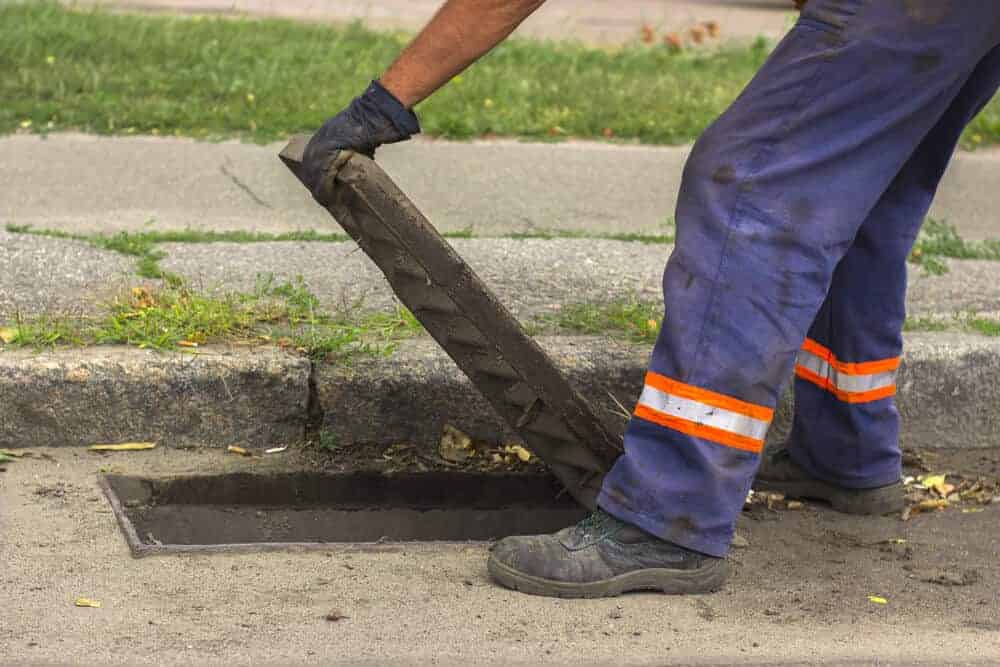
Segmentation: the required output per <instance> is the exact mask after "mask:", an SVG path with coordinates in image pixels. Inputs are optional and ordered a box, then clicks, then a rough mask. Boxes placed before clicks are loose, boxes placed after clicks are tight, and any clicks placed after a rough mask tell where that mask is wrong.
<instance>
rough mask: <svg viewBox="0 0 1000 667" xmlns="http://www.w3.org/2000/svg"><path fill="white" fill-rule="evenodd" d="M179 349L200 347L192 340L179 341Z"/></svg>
mask: <svg viewBox="0 0 1000 667" xmlns="http://www.w3.org/2000/svg"><path fill="white" fill-rule="evenodd" d="M177 345H178V346H179V347H198V343H195V342H194V341H190V340H179V341H177Z"/></svg>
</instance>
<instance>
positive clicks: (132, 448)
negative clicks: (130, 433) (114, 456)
mask: <svg viewBox="0 0 1000 667" xmlns="http://www.w3.org/2000/svg"><path fill="white" fill-rule="evenodd" d="M155 447H156V443H155V442H122V443H119V444H117V445H91V446H90V447H88V448H87V449H89V450H90V451H92V452H138V451H142V450H144V449H154V448H155Z"/></svg>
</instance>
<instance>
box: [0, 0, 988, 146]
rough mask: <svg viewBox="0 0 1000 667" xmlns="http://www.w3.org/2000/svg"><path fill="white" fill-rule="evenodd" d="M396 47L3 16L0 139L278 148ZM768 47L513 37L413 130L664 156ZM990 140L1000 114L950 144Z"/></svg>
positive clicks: (23, 6) (337, 35)
mask: <svg viewBox="0 0 1000 667" xmlns="http://www.w3.org/2000/svg"><path fill="white" fill-rule="evenodd" d="M408 40H409V36H408V35H406V34H403V33H387V32H375V31H371V30H367V29H365V28H363V27H361V26H360V25H352V26H347V27H331V26H323V25H317V24H301V23H294V22H291V21H281V20H270V19H268V20H232V19H220V18H204V17H189V18H184V17H167V16H148V15H119V14H109V13H102V12H99V11H92V10H68V9H65V8H62V7H60V6H59V5H57V4H54V3H49V2H24V3H22V2H6V3H2V4H0V100H3V104H0V132H12V131H15V130H18V129H22V130H30V131H35V132H48V131H54V130H65V129H80V130H85V131H88V132H96V133H102V134H132V133H152V134H177V135H185V136H192V137H198V138H220V137H241V138H244V139H247V140H252V141H259V142H263V141H271V140H277V139H283V138H285V137H287V136H288V135H289V134H292V133H295V132H306V131H311V130H314V129H315V128H316V127H318V126H319V125H320V124H321V123H322V122H323V120H325V119H326V118H327V117H328V116H330V115H332V114H334V113H335V112H337V111H339V110H340V109H341V108H343V107H344V106H345V105H346V104H347V102H349V101H350V99H351V98H352V97H354V96H355V95H356V94H358V93H359V92H360V91H361V90H363V89H364V87H365V85H367V83H368V81H369V80H370V79H371V78H372V77H375V76H378V75H379V74H380V73H381V72H382V71H383V70H384V68H385V67H386V66H387V65H388V64H389V63H390V62H391V61H392V60H393V59H394V58H395V56H396V55H397V54H398V53H399V52H400V50H401V49H402V47H403V46H404V45H405V44H406V43H407V41H408ZM769 50H770V45H769V44H767V43H766V42H765V41H763V40H758V41H757V42H756V43H754V44H752V45H732V46H725V47H722V48H715V49H696V50H681V51H677V50H673V49H671V48H669V47H667V46H665V45H663V44H656V45H643V44H640V43H639V42H638V41H637V42H636V43H634V44H631V45H628V46H625V47H623V48H619V49H614V50H611V49H600V48H593V47H586V46H584V45H581V44H576V43H553V42H537V41H531V40H520V39H513V40H509V41H508V42H506V43H505V44H502V45H501V46H500V47H498V48H497V49H496V50H495V51H494V52H493V53H491V54H489V55H488V56H486V57H485V58H483V59H482V60H481V61H480V62H479V63H477V64H476V65H474V66H473V67H472V68H471V69H470V70H469V71H468V72H466V73H465V74H463V75H462V76H460V77H457V78H456V79H455V80H454V81H452V82H451V83H450V84H449V85H447V86H446V87H445V88H444V89H442V90H441V91H440V92H439V93H438V94H436V95H435V96H433V97H432V98H431V99H429V100H428V101H426V102H425V103H423V104H421V105H420V108H419V113H420V116H421V119H422V124H423V128H424V131H425V132H426V133H427V134H430V135H436V136H442V137H449V138H456V139H463V138H470V137H479V136H483V135H490V136H491V135H500V136H516V137H531V138H536V139H546V140H547V139H553V138H562V137H584V138H592V139H605V138H606V137H607V136H608V134H611V135H612V136H613V137H615V138H616V139H625V140H638V141H641V142H645V143H662V144H677V143H686V142H690V141H692V140H693V139H695V138H696V137H697V136H698V135H699V134H700V133H701V131H702V130H703V129H704V128H705V127H706V126H707V125H708V123H709V122H711V120H712V119H714V118H715V117H716V116H717V115H718V114H719V113H720V112H722V111H723V110H724V109H725V108H726V107H727V106H728V105H729V103H730V102H732V100H733V99H734V98H735V97H736V95H737V94H738V93H739V91H740V90H741V89H742V88H743V86H744V85H745V84H746V83H747V82H748V81H749V80H750V78H751V77H752V76H753V74H754V73H755V72H756V71H757V69H758V68H759V67H760V65H761V64H762V63H763V62H764V60H765V58H766V57H767V55H768V53H769ZM998 140H1000V102H997V101H994V102H992V103H991V104H989V105H988V106H987V107H986V109H985V111H984V112H983V113H982V114H981V115H980V116H979V118H977V119H976V120H975V121H974V122H973V123H972V125H971V126H970V128H969V129H968V131H967V132H966V135H965V137H964V139H963V144H964V145H965V146H966V147H970V148H971V147H975V146H980V145H986V144H993V143H996V142H997V141H998Z"/></svg>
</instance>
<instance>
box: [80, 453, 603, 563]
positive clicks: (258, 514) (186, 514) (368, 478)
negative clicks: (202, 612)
mask: <svg viewBox="0 0 1000 667" xmlns="http://www.w3.org/2000/svg"><path fill="white" fill-rule="evenodd" d="M100 481H101V486H102V487H103V488H104V491H105V493H106V494H107V496H108V499H109V500H110V501H111V505H112V508H113V509H114V512H115V515H116V516H117V518H118V523H119V525H120V526H121V528H122V531H123V532H124V534H125V538H126V540H127V541H128V543H129V547H130V548H131V549H132V554H133V555H134V556H146V555H150V554H155V553H172V552H187V551H248V550H250V551H252V550H268V549H272V550H273V549H287V548H300V549H303V548H304V549H309V548H314V549H329V548H331V545H335V544H337V543H341V544H343V543H354V544H357V543H362V544H369V545H371V544H373V543H386V542H390V543H391V542H414V541H418V542H460V541H481V540H489V539H493V538H500V537H505V536H507V535H520V534H534V533H548V532H552V531H555V530H559V529H560V528H564V527H566V526H568V525H571V524H573V523H575V522H576V521H578V520H579V519H581V518H582V517H583V515H584V514H585V510H584V509H582V508H581V507H580V506H579V505H578V504H576V503H575V502H573V500H572V499H571V498H569V497H567V496H560V495H559V488H558V484H557V482H556V481H555V480H554V479H553V478H551V477H548V476H540V475H515V474H482V473H459V472H433V473H411V474H400V475H382V474H379V473H369V472H363V473H362V472H358V473H338V474H328V473H319V472H297V473H280V474H254V473H234V474H225V475H198V476H191V477H165V478H147V477H133V476H127V475H105V476H103V477H102V478H101V480H100Z"/></svg>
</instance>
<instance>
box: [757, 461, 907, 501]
mask: <svg viewBox="0 0 1000 667" xmlns="http://www.w3.org/2000/svg"><path fill="white" fill-rule="evenodd" d="M753 488H754V490H756V491H772V492H776V493H783V494H785V497H787V498H804V499H808V500H823V501H826V502H828V503H830V506H831V507H833V509H835V510H837V511H838V512H844V513H845V514H869V515H877V514H891V513H893V512H901V511H902V510H903V505H904V504H905V503H904V499H903V483H902V481H896V482H893V483H892V484H889V485H887V486H879V487H875V488H874V489H849V488H846V487H842V486H837V485H835V484H831V483H830V482H824V481H823V480H821V479H816V478H815V477H813V476H811V475H810V474H809V473H807V472H806V471H805V470H803V469H802V468H800V467H799V466H798V464H797V463H795V462H794V461H792V457H791V455H790V454H789V453H788V450H787V449H785V448H781V449H778V450H776V451H775V452H774V453H772V454H765V456H764V460H763V461H762V462H761V465H760V470H759V471H758V472H757V478H756V479H755V480H754V482H753Z"/></svg>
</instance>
